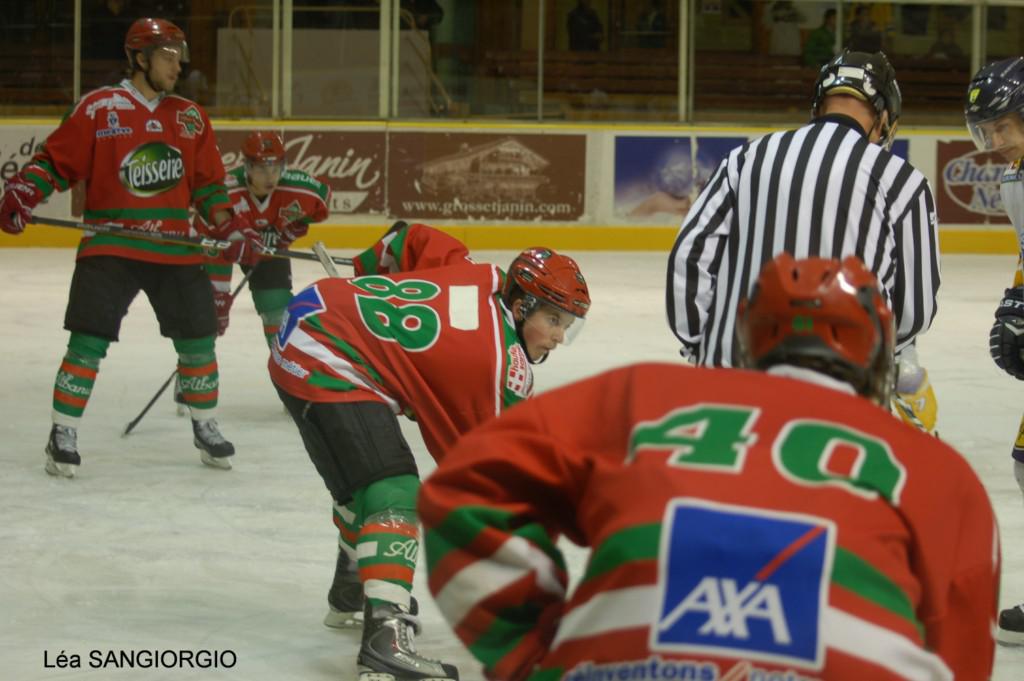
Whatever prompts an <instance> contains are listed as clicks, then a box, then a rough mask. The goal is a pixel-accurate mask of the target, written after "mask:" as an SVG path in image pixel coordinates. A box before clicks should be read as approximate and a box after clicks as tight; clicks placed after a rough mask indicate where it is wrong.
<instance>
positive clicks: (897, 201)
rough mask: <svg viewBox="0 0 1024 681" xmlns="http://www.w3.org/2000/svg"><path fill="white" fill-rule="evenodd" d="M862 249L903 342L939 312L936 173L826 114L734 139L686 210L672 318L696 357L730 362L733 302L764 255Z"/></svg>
mask: <svg viewBox="0 0 1024 681" xmlns="http://www.w3.org/2000/svg"><path fill="white" fill-rule="evenodd" d="M783 251H788V252H789V253H791V254H792V255H793V256H794V257H796V258H806V257H810V256H819V257H825V258H842V257H844V256H847V255H850V254H855V255H857V256H859V257H860V258H861V259H862V260H863V261H864V262H865V263H866V264H867V266H868V267H869V268H870V269H871V271H873V272H874V273H875V274H876V275H877V276H878V278H879V281H880V282H881V284H882V287H883V288H884V290H885V293H886V296H887V298H888V302H889V305H890V306H891V307H892V309H893V312H894V314H895V316H896V349H897V352H899V351H900V350H901V349H903V348H904V347H906V346H907V345H909V344H910V343H912V342H913V340H914V337H915V336H916V335H917V334H918V333H920V332H922V331H924V330H926V329H927V328H928V326H929V325H930V324H931V322H932V318H933V317H934V316H935V310H936V305H935V294H936V292H937V291H938V288H939V244H938V225H937V223H936V219H935V201H934V199H933V197H932V192H931V189H930V187H929V185H928V179H927V178H926V177H925V176H924V175H923V174H922V173H921V172H920V171H918V170H916V169H915V168H914V167H913V166H911V165H910V164H909V163H908V162H907V161H905V160H903V159H902V158H900V157H898V156H895V155H893V154H891V153H889V152H887V151H886V150H885V149H883V148H882V147H880V146H878V145H876V144H872V143H870V142H869V141H868V139H867V137H866V136H865V134H864V132H863V131H862V129H861V128H860V126H859V125H858V124H857V123H856V122H855V121H854V120H853V119H852V118H849V117H846V116H842V115H835V114H831V115H827V116H822V117H820V118H817V119H815V120H814V121H812V122H811V123H809V124H808V125H805V126H804V127H802V128H798V129H796V130H789V131H785V132H777V133H773V134H770V135H766V136H764V137H760V138H758V139H756V140H752V141H750V142H748V143H747V144H745V145H743V146H740V147H737V148H736V149H733V150H732V152H730V153H729V155H728V156H727V157H726V158H725V159H724V160H723V161H722V164H721V165H720V166H719V167H718V170H716V171H715V174H714V175H712V177H711V179H710V180H709V181H708V184H707V186H705V187H704V191H702V192H701V194H700V196H699V197H698V198H697V201H696V202H695V203H694V204H693V206H692V207H691V208H690V211H689V213H687V215H686V218H685V219H684V220H683V225H682V229H681V230H680V231H679V235H678V237H677V238H676V243H675V246H674V247H673V248H672V253H671V255H670V256H669V263H668V284H667V307H668V319H669V325H670V326H671V327H672V330H673V332H674V333H675V334H676V336H677V337H678V338H679V340H680V341H681V342H682V344H683V348H682V354H683V355H684V356H686V357H687V358H689V359H692V360H695V361H696V363H697V364H702V365H713V366H731V365H732V363H733V356H734V351H735V347H734V343H735V339H734V325H735V319H736V308H737V305H738V304H739V302H740V299H741V298H742V297H745V296H747V295H748V294H749V293H750V292H751V290H752V289H753V286H754V282H755V281H756V280H757V276H758V274H759V273H760V270H761V267H762V266H763V265H764V264H765V263H766V262H768V261H769V260H771V259H772V258H774V257H775V256H776V255H778V254H779V253H781V252H783Z"/></svg>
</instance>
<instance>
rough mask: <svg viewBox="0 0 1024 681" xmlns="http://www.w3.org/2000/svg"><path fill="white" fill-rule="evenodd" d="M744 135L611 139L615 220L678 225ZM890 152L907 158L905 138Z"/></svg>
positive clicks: (742, 142) (626, 136) (907, 145)
mask: <svg viewBox="0 0 1024 681" xmlns="http://www.w3.org/2000/svg"><path fill="white" fill-rule="evenodd" d="M748 139H750V138H748V137H735V136H726V137H711V136H700V135H697V136H691V135H686V136H668V135H666V136H634V135H619V136H617V137H616V138H615V180H614V182H615V184H614V187H615V189H614V196H615V199H614V206H613V208H612V213H613V215H614V216H615V219H616V220H617V221H618V220H621V221H625V222H632V223H655V224H664V223H665V222H672V223H679V222H681V221H682V219H683V218H684V217H685V216H686V213H687V211H689V210H690V206H691V205H692V204H693V201H694V200H696V198H697V196H698V195H699V194H700V192H701V190H702V189H703V188H704V185H705V184H706V183H707V181H708V180H709V179H710V178H711V175H712V174H714V172H715V170H717V169H718V165H719V164H720V163H721V162H722V159H724V158H725V157H726V156H727V155H728V154H729V152H730V151H732V150H733V149H735V148H736V147H738V146H740V145H741V144H744V143H746V142H747V141H748ZM892 151H893V153H894V154H896V155H897V156H900V157H902V158H908V157H909V143H908V141H907V140H897V141H896V142H895V143H894V144H893V148H892Z"/></svg>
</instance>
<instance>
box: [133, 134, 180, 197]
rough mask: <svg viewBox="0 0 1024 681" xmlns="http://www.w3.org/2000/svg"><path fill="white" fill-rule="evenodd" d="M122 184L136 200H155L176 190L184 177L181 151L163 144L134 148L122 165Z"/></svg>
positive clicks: (156, 143)
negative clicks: (142, 197) (146, 198)
mask: <svg viewBox="0 0 1024 681" xmlns="http://www.w3.org/2000/svg"><path fill="white" fill-rule="evenodd" d="M119 175H120V177H121V184H123V185H124V188H125V189H127V190H128V193H130V194H132V195H133V196H155V195H157V194H160V193H162V192H165V191H167V190H168V189H171V188H173V187H174V186H176V185H177V184H178V182H180V181H181V178H183V177H184V176H185V161H184V160H183V159H182V157H181V151H179V150H178V149H176V148H175V147H172V146H171V145H169V144H165V143H163V142H147V143H146V144H142V145H140V146H137V147H135V148H134V149H132V150H131V151H130V152H128V155H127V156H125V157H124V160H122V161H121V170H120V172H119Z"/></svg>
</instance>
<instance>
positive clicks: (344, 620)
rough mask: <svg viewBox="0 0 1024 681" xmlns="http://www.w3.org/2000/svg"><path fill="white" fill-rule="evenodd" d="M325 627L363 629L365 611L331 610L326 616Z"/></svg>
mask: <svg viewBox="0 0 1024 681" xmlns="http://www.w3.org/2000/svg"><path fill="white" fill-rule="evenodd" d="M324 626H325V627H330V628H331V629H362V628H363V611H362V610H356V611H349V612H346V611H344V610H335V609H334V608H331V609H330V610H328V611H327V614H326V615H324Z"/></svg>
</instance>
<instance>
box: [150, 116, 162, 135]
mask: <svg viewBox="0 0 1024 681" xmlns="http://www.w3.org/2000/svg"><path fill="white" fill-rule="evenodd" d="M163 131H164V126H162V125H160V121H158V120H156V119H155V118H150V119H149V120H148V121H146V132H163Z"/></svg>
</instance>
